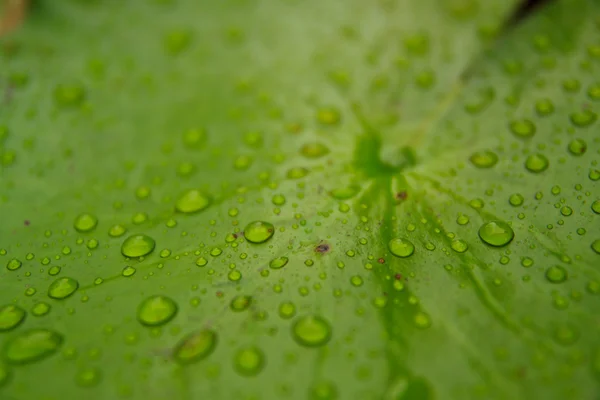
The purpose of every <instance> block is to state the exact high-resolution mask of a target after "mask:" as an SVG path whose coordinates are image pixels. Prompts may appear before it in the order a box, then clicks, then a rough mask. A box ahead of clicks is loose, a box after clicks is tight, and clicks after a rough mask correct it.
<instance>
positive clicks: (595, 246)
mask: <svg viewBox="0 0 600 400" xmlns="http://www.w3.org/2000/svg"><path fill="white" fill-rule="evenodd" d="M592 250H594V252H596V254H600V239H596V240H594V241H593V242H592Z"/></svg>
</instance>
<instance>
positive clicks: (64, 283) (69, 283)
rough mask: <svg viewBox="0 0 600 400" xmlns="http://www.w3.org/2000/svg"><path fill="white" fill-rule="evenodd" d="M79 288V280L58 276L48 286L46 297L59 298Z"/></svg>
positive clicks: (64, 297)
mask: <svg viewBox="0 0 600 400" xmlns="http://www.w3.org/2000/svg"><path fill="white" fill-rule="evenodd" d="M77 288H79V282H77V281H76V280H75V279H73V278H69V277H63V278H58V279H57V280H55V281H54V282H52V283H51V284H50V286H49V287H48V297H50V298H53V299H57V300H61V299H66V298H67V297H69V296H71V295H72V294H73V293H75V291H77Z"/></svg>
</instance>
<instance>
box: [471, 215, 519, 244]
mask: <svg viewBox="0 0 600 400" xmlns="http://www.w3.org/2000/svg"><path fill="white" fill-rule="evenodd" d="M479 237H480V238H481V240H482V241H483V242H484V243H486V244H489V245H490V246H494V247H502V246H506V245H507V244H509V243H510V242H511V241H512V240H513V238H514V237H515V233H514V231H513V230H512V228H511V227H510V226H509V225H508V224H507V223H506V222H503V221H490V222H486V223H485V224H483V225H481V227H480V228H479Z"/></svg>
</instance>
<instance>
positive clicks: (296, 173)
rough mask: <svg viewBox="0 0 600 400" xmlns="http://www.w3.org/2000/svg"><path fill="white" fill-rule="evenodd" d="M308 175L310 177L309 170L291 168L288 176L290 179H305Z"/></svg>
mask: <svg viewBox="0 0 600 400" xmlns="http://www.w3.org/2000/svg"><path fill="white" fill-rule="evenodd" d="M306 175H308V170H307V169H306V168H302V167H294V168H290V169H289V170H288V171H287V174H286V176H287V177H288V179H300V178H304V177H305V176H306Z"/></svg>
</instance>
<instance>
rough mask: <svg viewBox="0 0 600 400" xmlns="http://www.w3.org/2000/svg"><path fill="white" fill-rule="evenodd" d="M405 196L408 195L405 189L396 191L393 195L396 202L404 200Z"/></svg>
mask: <svg viewBox="0 0 600 400" xmlns="http://www.w3.org/2000/svg"><path fill="white" fill-rule="evenodd" d="M407 197H408V193H407V192H406V191H402V192H398V193H396V194H395V195H394V198H395V199H396V201H397V202H401V201H404V200H406V198H407Z"/></svg>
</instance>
